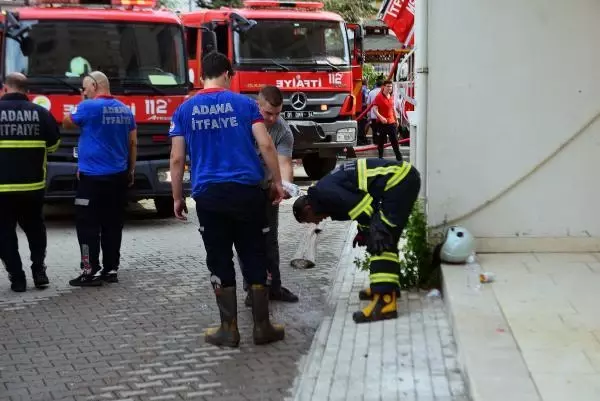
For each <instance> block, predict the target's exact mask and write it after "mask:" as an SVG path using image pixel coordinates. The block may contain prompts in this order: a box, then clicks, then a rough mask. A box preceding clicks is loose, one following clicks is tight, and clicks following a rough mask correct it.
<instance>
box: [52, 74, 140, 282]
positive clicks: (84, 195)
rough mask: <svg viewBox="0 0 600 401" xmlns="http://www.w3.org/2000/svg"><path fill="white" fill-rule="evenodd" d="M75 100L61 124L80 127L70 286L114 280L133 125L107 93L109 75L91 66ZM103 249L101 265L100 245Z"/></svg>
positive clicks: (131, 159)
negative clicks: (75, 259) (75, 257)
mask: <svg viewBox="0 0 600 401" xmlns="http://www.w3.org/2000/svg"><path fill="white" fill-rule="evenodd" d="M82 96H83V98H84V100H83V101H82V102H80V103H79V104H78V105H77V106H76V107H75V108H74V109H73V110H71V112H70V113H69V114H67V115H65V117H64V119H63V125H64V126H65V127H67V128H75V127H79V129H80V135H79V144H78V164H79V166H78V167H79V170H78V172H77V176H78V185H77V194H76V197H75V207H76V215H77V217H76V229H77V239H78V242H79V247H80V251H81V262H80V267H81V269H82V271H81V274H80V275H79V276H78V277H77V278H74V279H72V280H70V281H69V284H70V285H72V286H81V287H90V286H91V287H95V286H99V285H102V283H103V282H108V283H116V282H118V281H119V279H118V277H117V271H118V269H119V264H120V258H121V254H120V252H121V238H122V234H123V222H124V219H125V207H126V205H127V191H128V187H129V186H131V185H133V179H134V172H135V161H136V154H137V129H136V123H135V119H134V117H133V114H132V112H131V110H130V109H129V107H127V106H126V105H125V104H123V103H122V102H120V101H119V100H117V99H115V98H114V97H112V95H111V93H110V85H109V82H108V78H107V77H106V75H104V73H102V72H100V71H92V72H91V73H90V74H89V75H86V76H85V77H84V78H83V81H82ZM101 248H102V265H101V264H100V249H101Z"/></svg>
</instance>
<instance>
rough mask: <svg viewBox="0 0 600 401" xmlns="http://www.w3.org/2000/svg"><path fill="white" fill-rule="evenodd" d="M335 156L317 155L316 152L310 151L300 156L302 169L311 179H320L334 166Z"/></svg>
mask: <svg viewBox="0 0 600 401" xmlns="http://www.w3.org/2000/svg"><path fill="white" fill-rule="evenodd" d="M336 163H337V158H336V157H319V155H318V154H316V153H311V154H308V155H306V156H304V157H303V158H302V165H303V166H304V171H306V174H307V175H308V178H310V179H311V180H320V179H321V178H323V177H324V176H325V175H327V173H329V172H330V171H331V170H333V169H334V168H335V164H336Z"/></svg>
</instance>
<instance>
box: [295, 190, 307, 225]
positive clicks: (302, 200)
mask: <svg viewBox="0 0 600 401" xmlns="http://www.w3.org/2000/svg"><path fill="white" fill-rule="evenodd" d="M309 204H310V202H309V201H308V196H306V195H302V196H300V197H298V199H296V201H295V202H294V206H292V212H293V213H294V217H295V218H296V221H297V222H298V223H303V222H304V214H305V213H304V208H305V207H306V206H308V205H309Z"/></svg>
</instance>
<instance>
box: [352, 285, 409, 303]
mask: <svg viewBox="0 0 600 401" xmlns="http://www.w3.org/2000/svg"><path fill="white" fill-rule="evenodd" d="M396 298H397V299H400V291H399V290H396ZM358 299H360V300H361V301H370V300H372V299H373V291H371V288H370V287H369V288H365V289H364V290H360V291H359V292H358Z"/></svg>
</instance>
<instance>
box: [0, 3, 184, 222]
mask: <svg viewBox="0 0 600 401" xmlns="http://www.w3.org/2000/svg"><path fill="white" fill-rule="evenodd" d="M2 6H3V12H2V15H1V17H0V19H1V22H2V29H1V30H0V35H1V36H0V38H1V55H2V57H1V58H0V60H2V63H1V67H0V76H2V77H4V76H5V75H6V74H8V73H11V72H21V73H23V74H25V75H26V76H27V77H28V83H29V91H30V99H31V100H32V101H33V102H35V103H37V104H39V105H41V106H43V107H45V108H46V109H48V110H50V111H51V113H52V114H53V116H54V117H55V118H56V120H57V121H58V122H59V123H61V122H62V119H63V116H64V114H65V113H68V112H69V111H70V110H71V109H72V108H73V107H75V106H76V105H77V104H78V103H79V102H80V101H81V100H82V97H81V93H80V88H81V81H82V78H83V77H84V76H85V75H86V74H87V73H89V72H91V71H93V70H100V71H102V72H104V73H105V74H106V75H107V76H108V78H109V80H110V85H111V91H112V93H113V95H115V97H116V98H118V99H119V100H121V101H122V102H123V103H125V104H126V105H127V106H129V107H130V108H131V110H132V112H133V113H134V115H135V119H136V122H137V125H138V161H137V163H136V174H135V183H134V185H133V187H132V189H131V191H130V197H131V199H132V200H140V199H153V200H154V204H155V206H156V209H157V211H158V213H159V214H160V215H164V216H168V215H170V214H172V212H173V201H172V196H171V185H170V181H171V180H170V173H169V154H170V142H169V138H168V130H169V124H170V119H171V115H172V113H173V112H174V111H175V109H176V108H177V106H178V105H179V104H181V103H182V102H183V101H184V100H185V97H186V96H187V95H188V93H189V90H190V83H189V80H188V73H187V55H186V51H185V39H184V30H183V25H182V24H181V20H180V19H179V17H178V16H177V15H176V14H175V13H173V12H170V11H166V10H157V9H154V7H155V4H154V0H30V1H29V2H27V3H20V4H16V3H13V2H11V1H3V2H2ZM61 134H62V138H61V145H60V148H59V149H58V151H57V152H55V153H53V154H50V155H48V166H47V190H46V198H47V200H48V201H52V200H62V199H70V198H74V196H75V191H76V187H77V178H76V172H77V157H78V150H77V143H78V136H79V132H78V131H77V130H66V129H65V130H62V132H61ZM184 180H185V181H186V183H185V186H186V194H189V177H188V176H187V175H186V177H184Z"/></svg>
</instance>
